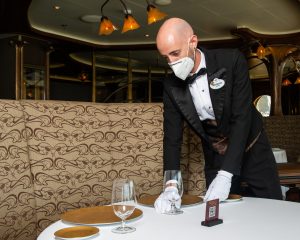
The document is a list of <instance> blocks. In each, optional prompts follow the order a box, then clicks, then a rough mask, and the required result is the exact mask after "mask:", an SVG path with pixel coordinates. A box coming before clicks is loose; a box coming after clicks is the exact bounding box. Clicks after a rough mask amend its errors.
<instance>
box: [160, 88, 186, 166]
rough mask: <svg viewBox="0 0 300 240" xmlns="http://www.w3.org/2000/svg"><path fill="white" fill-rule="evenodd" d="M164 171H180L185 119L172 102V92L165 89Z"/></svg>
mask: <svg viewBox="0 0 300 240" xmlns="http://www.w3.org/2000/svg"><path fill="white" fill-rule="evenodd" d="M163 103H164V114H163V116H164V124H163V128H164V140H163V149H164V152H163V161H164V170H179V169H180V155H181V144H182V133H183V118H182V116H181V113H180V112H179V111H178V109H177V106H175V105H174V103H173V102H172V100H171V97H170V92H168V91H166V87H164V93H163Z"/></svg>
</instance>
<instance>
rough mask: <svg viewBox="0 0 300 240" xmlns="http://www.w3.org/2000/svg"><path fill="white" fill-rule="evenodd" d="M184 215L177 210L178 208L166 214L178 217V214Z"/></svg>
mask: <svg viewBox="0 0 300 240" xmlns="http://www.w3.org/2000/svg"><path fill="white" fill-rule="evenodd" d="M182 213H183V211H182V210H181V209H177V208H175V209H172V210H170V211H168V212H165V214H167V215H177V214H182Z"/></svg>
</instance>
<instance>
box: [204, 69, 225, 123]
mask: <svg viewBox="0 0 300 240" xmlns="http://www.w3.org/2000/svg"><path fill="white" fill-rule="evenodd" d="M225 73H226V69H225V68H221V69H220V70H219V71H217V72H215V73H214V74H212V75H210V76H208V87H209V93H210V97H211V102H212V105H213V109H214V113H215V118H216V121H217V123H218V125H220V121H221V117H222V113H223V108H224V103H225V90H226V77H225ZM218 84H219V86H218ZM222 85H223V86H222ZM214 86H216V87H214Z"/></svg>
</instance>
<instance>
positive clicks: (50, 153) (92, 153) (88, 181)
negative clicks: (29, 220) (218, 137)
mask: <svg viewBox="0 0 300 240" xmlns="http://www.w3.org/2000/svg"><path fill="white" fill-rule="evenodd" d="M21 104H22V106H23V110H24V117H25V127H26V133H27V138H28V139H27V140H28V150H29V151H28V152H29V160H30V165H31V171H32V174H33V182H34V195H35V198H36V213H37V224H38V231H39V232H40V231H41V230H43V229H44V228H45V227H47V226H48V225H49V224H50V223H52V222H53V221H56V220H58V219H59V218H60V214H61V213H63V212H65V211H67V210H70V209H74V208H80V207H88V206H95V205H104V204H109V203H110V199H111V188H112V182H113V180H114V179H115V178H118V177H129V178H131V179H133V180H134V182H135V183H136V189H137V193H138V195H139V196H142V195H145V194H156V193H159V192H160V191H161V188H162V137H163V133H162V105H161V104H93V103H79V102H60V101H21Z"/></svg>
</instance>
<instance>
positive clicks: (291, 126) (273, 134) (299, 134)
mask: <svg viewBox="0 0 300 240" xmlns="http://www.w3.org/2000/svg"><path fill="white" fill-rule="evenodd" d="M264 124H265V129H266V132H267V134H268V138H269V141H270V143H271V146H272V147H274V148H282V149H285V150H286V155H287V159H288V162H297V161H299V160H300V147H299V146H300V115H293V116H292V115H287V116H271V117H267V118H264Z"/></svg>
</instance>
